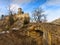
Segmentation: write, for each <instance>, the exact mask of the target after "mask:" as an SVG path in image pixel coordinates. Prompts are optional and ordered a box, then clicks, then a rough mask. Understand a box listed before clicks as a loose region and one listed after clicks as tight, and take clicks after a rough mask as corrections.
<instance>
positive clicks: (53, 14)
mask: <svg viewBox="0 0 60 45" xmlns="http://www.w3.org/2000/svg"><path fill="white" fill-rule="evenodd" d="M45 13H46V14H47V19H48V22H51V21H53V20H55V19H57V18H60V9H58V10H50V9H49V10H46V12H45Z"/></svg>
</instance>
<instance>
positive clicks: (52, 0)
mask: <svg viewBox="0 0 60 45" xmlns="http://www.w3.org/2000/svg"><path fill="white" fill-rule="evenodd" d="M46 4H47V5H55V6H56V5H60V0H47V2H46Z"/></svg>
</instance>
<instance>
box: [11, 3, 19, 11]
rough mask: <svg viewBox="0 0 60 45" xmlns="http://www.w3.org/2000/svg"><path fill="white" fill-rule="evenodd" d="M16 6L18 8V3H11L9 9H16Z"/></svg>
mask: <svg viewBox="0 0 60 45" xmlns="http://www.w3.org/2000/svg"><path fill="white" fill-rule="evenodd" d="M18 8H19V5H17V4H12V5H11V6H10V9H11V10H12V11H17V9H18Z"/></svg>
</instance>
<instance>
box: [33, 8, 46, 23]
mask: <svg viewBox="0 0 60 45" xmlns="http://www.w3.org/2000/svg"><path fill="white" fill-rule="evenodd" d="M43 12H44V11H43V9H42V8H37V9H35V10H34V11H33V14H32V16H33V20H34V21H35V22H46V15H45V14H43Z"/></svg>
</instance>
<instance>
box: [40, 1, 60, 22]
mask: <svg viewBox="0 0 60 45" xmlns="http://www.w3.org/2000/svg"><path fill="white" fill-rule="evenodd" d="M51 6H53V7H54V8H55V9H54V8H53V7H51ZM41 7H42V8H43V9H45V10H46V12H45V14H47V20H48V22H51V21H53V20H55V19H57V18H60V8H59V7H60V0H47V1H46V3H44V4H43V5H41ZM57 7H58V8H57Z"/></svg>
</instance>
